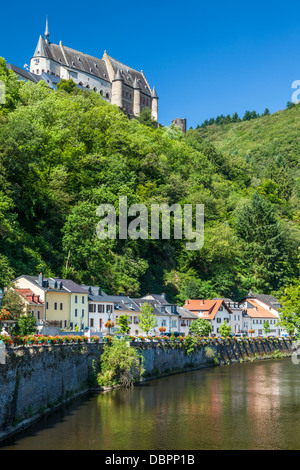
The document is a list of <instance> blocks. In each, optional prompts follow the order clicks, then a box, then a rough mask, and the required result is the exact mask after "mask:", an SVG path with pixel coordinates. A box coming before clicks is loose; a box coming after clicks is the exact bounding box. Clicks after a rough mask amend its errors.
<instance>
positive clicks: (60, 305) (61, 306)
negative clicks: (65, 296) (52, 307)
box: [59, 302, 63, 310]
mask: <svg viewBox="0 0 300 470" xmlns="http://www.w3.org/2000/svg"><path fill="white" fill-rule="evenodd" d="M59 309H60V310H63V304H62V302H61V303H60V304H59Z"/></svg>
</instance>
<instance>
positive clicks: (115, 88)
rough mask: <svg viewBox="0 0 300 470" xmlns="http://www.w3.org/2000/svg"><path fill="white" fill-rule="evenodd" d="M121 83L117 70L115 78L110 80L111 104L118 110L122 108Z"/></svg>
mask: <svg viewBox="0 0 300 470" xmlns="http://www.w3.org/2000/svg"><path fill="white" fill-rule="evenodd" d="M123 82H124V80H123V78H122V76H121V72H120V69H118V70H117V72H116V74H115V78H114V79H113V80H112V87H111V93H112V96H111V104H116V105H117V106H119V108H122V107H123Z"/></svg>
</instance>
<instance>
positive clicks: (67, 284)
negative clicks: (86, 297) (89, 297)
mask: <svg viewBox="0 0 300 470" xmlns="http://www.w3.org/2000/svg"><path fill="white" fill-rule="evenodd" d="M49 279H54V280H55V281H57V282H58V284H60V283H62V285H63V287H64V288H65V289H66V290H67V291H69V292H71V293H75V294H86V293H87V292H86V290H85V289H83V288H82V287H81V286H80V285H79V284H76V282H74V281H71V279H60V278H57V277H54V278H49Z"/></svg>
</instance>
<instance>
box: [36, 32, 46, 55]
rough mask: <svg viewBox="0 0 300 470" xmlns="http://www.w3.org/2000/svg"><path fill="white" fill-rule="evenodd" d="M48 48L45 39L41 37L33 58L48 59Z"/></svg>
mask: <svg viewBox="0 0 300 470" xmlns="http://www.w3.org/2000/svg"><path fill="white" fill-rule="evenodd" d="M48 55H49V54H48V47H47V44H46V41H45V39H44V38H43V37H42V36H40V37H39V42H38V43H37V46H36V49H35V52H34V55H33V57H48Z"/></svg>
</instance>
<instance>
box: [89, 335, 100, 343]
mask: <svg viewBox="0 0 300 470" xmlns="http://www.w3.org/2000/svg"><path fill="white" fill-rule="evenodd" d="M91 341H92V343H98V342H99V341H100V338H99V336H96V335H94V336H91Z"/></svg>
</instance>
